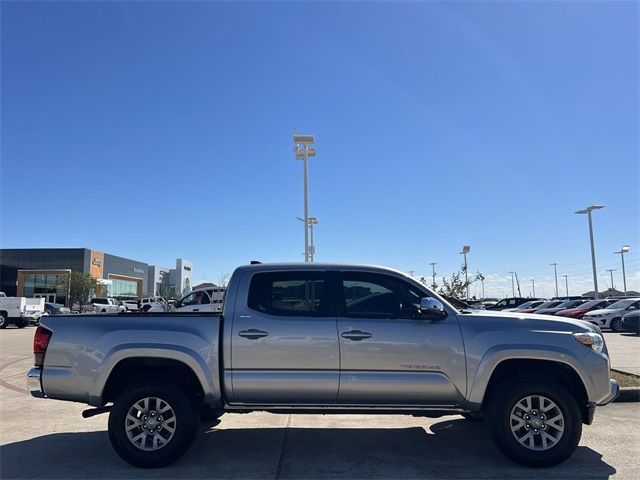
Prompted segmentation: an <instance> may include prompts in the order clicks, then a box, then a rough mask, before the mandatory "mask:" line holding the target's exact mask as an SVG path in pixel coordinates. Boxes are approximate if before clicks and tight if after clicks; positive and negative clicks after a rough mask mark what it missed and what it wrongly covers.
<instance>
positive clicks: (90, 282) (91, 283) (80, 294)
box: [69, 272, 100, 306]
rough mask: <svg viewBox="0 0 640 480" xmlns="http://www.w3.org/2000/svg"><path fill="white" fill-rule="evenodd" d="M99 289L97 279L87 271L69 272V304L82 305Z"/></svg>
mask: <svg viewBox="0 0 640 480" xmlns="http://www.w3.org/2000/svg"><path fill="white" fill-rule="evenodd" d="M99 290H100V284H99V283H98V280H96V279H95V278H93V277H92V276H91V275H89V274H88V273H82V272H71V274H70V275H69V306H72V305H73V304H75V303H78V304H79V305H81V306H82V305H84V304H85V303H88V302H89V299H91V297H93V296H94V295H95V294H96V292H98V291H99Z"/></svg>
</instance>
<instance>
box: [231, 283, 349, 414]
mask: <svg viewBox="0 0 640 480" xmlns="http://www.w3.org/2000/svg"><path fill="white" fill-rule="evenodd" d="M329 290H330V288H329V285H328V280H327V274H326V273H325V272H323V271H304V270H302V271H283V272H255V273H253V272H247V273H246V274H245V276H244V277H243V278H242V279H241V281H240V287H239V289H238V292H237V297H236V304H235V313H234V315H233V326H232V338H231V368H232V370H231V382H232V390H233V391H232V397H233V400H232V403H252V404H296V403H298V404H299V403H304V404H316V405H317V404H326V403H333V402H335V401H336V397H337V394H338V380H339V362H340V355H339V350H338V335H337V331H336V317H335V314H334V308H333V306H332V302H331V301H330V295H329ZM247 299H248V301H247ZM229 301H230V300H229Z"/></svg>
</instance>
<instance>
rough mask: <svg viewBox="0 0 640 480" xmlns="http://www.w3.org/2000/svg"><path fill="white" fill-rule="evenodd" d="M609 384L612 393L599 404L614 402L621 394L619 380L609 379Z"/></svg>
mask: <svg viewBox="0 0 640 480" xmlns="http://www.w3.org/2000/svg"><path fill="white" fill-rule="evenodd" d="M609 384H610V387H609V391H610V393H609V395H608V396H607V397H606V398H605V399H604V400H602V401H601V402H600V403H598V405H599V406H602V405H606V404H607V403H611V402H613V401H614V400H615V399H616V398H617V397H618V395H620V385H618V382H617V381H616V380H613V379H611V380H609Z"/></svg>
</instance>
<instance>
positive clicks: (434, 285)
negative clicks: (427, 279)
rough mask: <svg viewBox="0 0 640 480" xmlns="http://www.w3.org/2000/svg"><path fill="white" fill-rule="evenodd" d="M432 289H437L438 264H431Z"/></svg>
mask: <svg viewBox="0 0 640 480" xmlns="http://www.w3.org/2000/svg"><path fill="white" fill-rule="evenodd" d="M429 265H431V288H433V290H435V289H436V265H437V263H436V262H431V263H430V264H429Z"/></svg>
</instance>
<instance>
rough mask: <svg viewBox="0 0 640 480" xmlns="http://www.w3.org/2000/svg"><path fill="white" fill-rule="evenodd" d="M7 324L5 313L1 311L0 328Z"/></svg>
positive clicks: (5, 326)
mask: <svg viewBox="0 0 640 480" xmlns="http://www.w3.org/2000/svg"><path fill="white" fill-rule="evenodd" d="M7 325H9V323H8V320H7V315H6V314H5V313H4V312H2V313H0V328H7Z"/></svg>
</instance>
